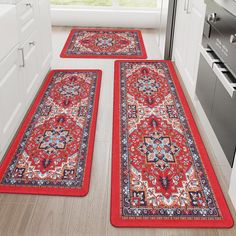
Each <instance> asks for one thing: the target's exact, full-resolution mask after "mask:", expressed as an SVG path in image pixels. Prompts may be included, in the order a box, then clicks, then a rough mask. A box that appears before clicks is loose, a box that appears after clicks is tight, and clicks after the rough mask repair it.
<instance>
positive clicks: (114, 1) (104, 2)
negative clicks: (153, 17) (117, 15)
mask: <svg viewBox="0 0 236 236" xmlns="http://www.w3.org/2000/svg"><path fill="white" fill-rule="evenodd" d="M50 1H51V3H52V4H53V5H77V6H89V7H91V6H97V7H112V8H141V7H142V8H157V1H158V0H50Z"/></svg>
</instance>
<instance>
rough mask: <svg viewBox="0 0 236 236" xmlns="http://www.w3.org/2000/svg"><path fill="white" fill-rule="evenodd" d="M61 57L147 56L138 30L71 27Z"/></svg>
mask: <svg viewBox="0 0 236 236" xmlns="http://www.w3.org/2000/svg"><path fill="white" fill-rule="evenodd" d="M61 57H67V58H74V57H82V58H137V59H138V58H143V59H145V58H147V55H146V51H145V47H144V43H143V39H142V34H141V31H139V30H118V29H117V30H112V29H73V30H71V32H70V34H69V37H68V39H67V41H66V44H65V46H64V48H63V50H62V53H61Z"/></svg>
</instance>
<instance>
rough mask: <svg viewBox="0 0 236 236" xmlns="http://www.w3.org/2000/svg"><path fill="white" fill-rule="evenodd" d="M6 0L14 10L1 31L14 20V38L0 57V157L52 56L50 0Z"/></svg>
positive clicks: (6, 28)
mask: <svg viewBox="0 0 236 236" xmlns="http://www.w3.org/2000/svg"><path fill="white" fill-rule="evenodd" d="M0 3H3V0H0ZM7 3H8V4H11V5H12V6H13V7H14V8H15V14H13V15H12V18H11V19H9V20H6V23H5V26H3V27H4V28H5V32H4V33H5V34H8V31H9V30H8V22H12V21H15V22H16V30H15V31H16V37H15V39H16V40H15V45H14V47H13V49H12V47H9V48H8V49H7V50H5V51H4V56H3V59H2V60H1V59H0V111H1V115H0V159H1V158H2V156H3V155H4V152H5V151H6V149H7V147H8V145H9V144H10V142H11V139H12V138H13V136H14V134H15V132H16V131H17V128H18V127H19V125H20V122H21V121H22V119H23V117H24V115H25V114H26V112H27V110H28V108H29V106H30V104H31V103H32V101H33V99H34V97H35V95H36V93H37V91H38V89H39V88H40V86H41V84H42V81H43V79H44V78H45V76H46V74H47V73H48V71H49V69H50V61H51V56H52V45H51V20H50V8H49V1H48V0H21V1H19V0H16V1H12V0H9V1H7V0H4V4H7ZM1 6H3V5H1V4H0V8H1ZM13 18H14V19H13ZM2 31H3V30H1V32H2ZM11 34H12V33H11ZM0 41H1V39H0ZM11 46H12V45H11Z"/></svg>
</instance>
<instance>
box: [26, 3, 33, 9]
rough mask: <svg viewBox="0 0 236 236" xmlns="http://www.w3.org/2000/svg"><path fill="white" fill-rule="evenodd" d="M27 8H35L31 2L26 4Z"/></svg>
mask: <svg viewBox="0 0 236 236" xmlns="http://www.w3.org/2000/svg"><path fill="white" fill-rule="evenodd" d="M25 6H26V7H30V8H31V7H33V6H32V4H31V3H29V2H28V3H26V4H25Z"/></svg>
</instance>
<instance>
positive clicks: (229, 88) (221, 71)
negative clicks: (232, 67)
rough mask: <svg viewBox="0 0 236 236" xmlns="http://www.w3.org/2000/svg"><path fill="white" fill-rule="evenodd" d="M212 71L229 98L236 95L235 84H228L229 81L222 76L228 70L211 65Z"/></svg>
mask: <svg viewBox="0 0 236 236" xmlns="http://www.w3.org/2000/svg"><path fill="white" fill-rule="evenodd" d="M213 71H214V73H215V74H216V76H217V78H218V79H219V81H220V82H221V84H222V85H223V86H224V88H225V89H226V91H227V92H228V94H229V95H230V97H232V98H233V97H234V96H235V93H236V89H235V88H234V87H236V83H230V82H229V80H228V79H227V78H226V77H225V76H224V72H227V71H228V70H227V69H225V68H219V67H218V65H217V64H214V65H213Z"/></svg>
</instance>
